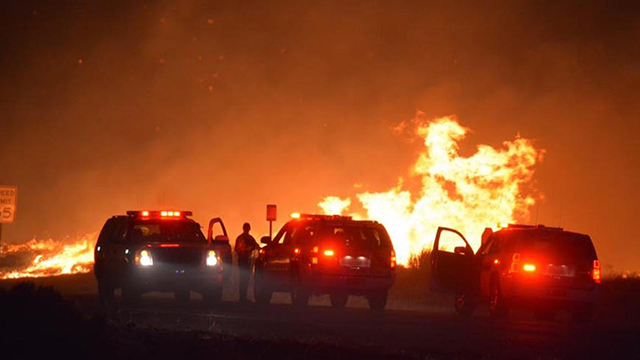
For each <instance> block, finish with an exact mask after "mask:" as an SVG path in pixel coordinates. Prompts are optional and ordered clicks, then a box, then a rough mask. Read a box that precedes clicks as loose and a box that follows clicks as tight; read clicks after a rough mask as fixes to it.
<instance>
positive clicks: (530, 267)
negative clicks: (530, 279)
mask: <svg viewBox="0 0 640 360" xmlns="http://www.w3.org/2000/svg"><path fill="white" fill-rule="evenodd" d="M522 270H524V271H525V272H530V273H531V272H535V271H536V266H535V265H534V264H524V265H522Z"/></svg>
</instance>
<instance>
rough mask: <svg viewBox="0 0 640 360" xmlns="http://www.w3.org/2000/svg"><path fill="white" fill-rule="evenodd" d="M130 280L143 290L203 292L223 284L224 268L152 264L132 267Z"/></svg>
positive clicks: (133, 284)
mask: <svg viewBox="0 0 640 360" xmlns="http://www.w3.org/2000/svg"><path fill="white" fill-rule="evenodd" d="M128 275H129V276H128V277H127V279H128V281H129V282H130V283H131V284H132V286H135V287H136V288H138V289H139V290H141V291H143V292H148V291H171V292H173V291H178V290H193V291H196V292H202V291H206V290H209V289H211V288H216V287H221V286H222V276H223V272H222V268H221V267H219V266H215V267H212V268H203V267H180V266H170V265H162V266H156V265H153V266H150V267H146V268H142V267H136V268H134V269H131V271H130V272H129V274H128Z"/></svg>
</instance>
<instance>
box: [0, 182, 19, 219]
mask: <svg viewBox="0 0 640 360" xmlns="http://www.w3.org/2000/svg"><path fill="white" fill-rule="evenodd" d="M17 200H18V187H17V186H0V224H11V223H13V222H14V221H16V202H17Z"/></svg>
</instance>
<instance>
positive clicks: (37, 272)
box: [0, 233, 98, 279]
mask: <svg viewBox="0 0 640 360" xmlns="http://www.w3.org/2000/svg"><path fill="white" fill-rule="evenodd" d="M97 236H98V234H97V233H89V234H86V235H83V236H79V237H77V238H75V239H65V240H62V241H60V240H54V239H44V240H38V239H32V240H30V241H28V242H26V243H24V244H19V245H8V244H3V245H2V256H1V257H0V279H16V278H29V277H44V276H56V275H67V274H79V273H87V272H89V271H91V269H92V267H93V246H94V244H95V242H96V238H97Z"/></svg>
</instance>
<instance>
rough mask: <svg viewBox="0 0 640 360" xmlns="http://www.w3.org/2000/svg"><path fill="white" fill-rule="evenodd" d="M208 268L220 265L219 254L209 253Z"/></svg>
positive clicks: (210, 251) (212, 251)
mask: <svg viewBox="0 0 640 360" xmlns="http://www.w3.org/2000/svg"><path fill="white" fill-rule="evenodd" d="M206 263H207V266H216V265H218V254H216V252H215V251H214V250H209V252H208V253H207V260H206Z"/></svg>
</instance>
